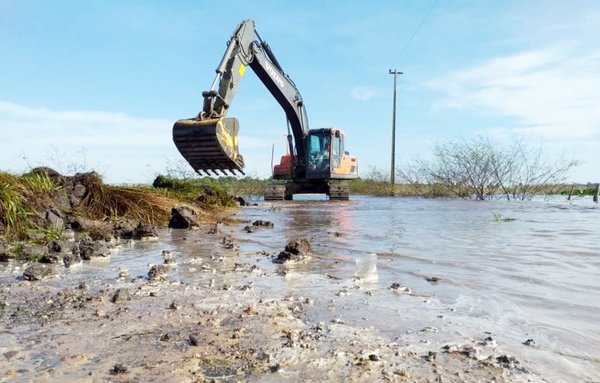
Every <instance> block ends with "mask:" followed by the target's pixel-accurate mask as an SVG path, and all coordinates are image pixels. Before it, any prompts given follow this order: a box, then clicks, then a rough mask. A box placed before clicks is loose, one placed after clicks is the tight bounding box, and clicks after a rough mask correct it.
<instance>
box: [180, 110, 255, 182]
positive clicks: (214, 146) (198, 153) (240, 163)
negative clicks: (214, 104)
mask: <svg viewBox="0 0 600 383" xmlns="http://www.w3.org/2000/svg"><path fill="white" fill-rule="evenodd" d="M238 130H239V122H238V120H237V119H236V118H234V117H223V118H215V119H206V120H200V119H196V118H190V119H185V120H179V121H177V122H176V123H175V125H174V126H173V142H175V146H176V147H177V149H178V150H179V152H180V153H181V155H182V156H183V157H184V158H185V159H186V160H187V162H189V164H190V165H191V166H192V168H194V170H195V171H196V172H198V173H200V172H201V171H204V172H205V173H207V174H209V175H210V174H211V173H209V171H212V172H213V173H214V174H216V175H219V173H218V172H217V171H220V172H221V173H222V174H227V173H226V171H230V172H231V173H233V174H235V171H239V172H240V173H242V174H244V172H243V169H244V159H243V157H242V156H241V155H240V154H239V151H238Z"/></svg>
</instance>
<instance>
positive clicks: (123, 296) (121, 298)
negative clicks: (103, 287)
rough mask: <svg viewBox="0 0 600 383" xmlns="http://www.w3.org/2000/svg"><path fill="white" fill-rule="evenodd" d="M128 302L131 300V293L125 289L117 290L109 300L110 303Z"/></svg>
mask: <svg viewBox="0 0 600 383" xmlns="http://www.w3.org/2000/svg"><path fill="white" fill-rule="evenodd" d="M129 300H131V293H130V292H129V290H127V289H118V290H117V291H115V294H114V295H113V296H112V298H111V299H110V301H111V302H112V303H120V302H125V301H129Z"/></svg>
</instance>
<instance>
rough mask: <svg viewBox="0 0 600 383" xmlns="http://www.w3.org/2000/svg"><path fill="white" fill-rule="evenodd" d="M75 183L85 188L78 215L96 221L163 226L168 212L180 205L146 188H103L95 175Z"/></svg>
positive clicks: (177, 201) (169, 214)
mask: <svg viewBox="0 0 600 383" xmlns="http://www.w3.org/2000/svg"><path fill="white" fill-rule="evenodd" d="M77 181H78V182H80V183H81V184H83V185H85V187H86V188H87V193H86V196H85V197H84V199H83V200H82V201H81V204H80V206H79V208H78V212H79V213H80V214H83V215H85V216H86V217H88V218H92V219H96V220H113V219H117V218H125V219H131V220H134V221H138V222H142V223H145V224H150V225H164V224H166V223H168V222H169V219H170V218H171V209H172V208H173V207H175V206H177V205H178V204H180V203H181V202H180V201H179V200H177V199H174V198H171V197H168V196H166V195H165V193H164V192H162V191H160V190H157V189H151V188H149V187H144V186H138V187H122V186H111V185H105V184H104V183H102V179H101V178H100V176H99V175H97V174H96V173H87V174H85V177H84V178H80V179H78V180H77Z"/></svg>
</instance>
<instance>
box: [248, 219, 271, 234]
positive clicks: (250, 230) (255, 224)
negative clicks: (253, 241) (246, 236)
mask: <svg viewBox="0 0 600 383" xmlns="http://www.w3.org/2000/svg"><path fill="white" fill-rule="evenodd" d="M273 226H274V225H273V222H271V221H265V220H262V219H259V220H257V221H254V222H252V226H245V227H244V231H246V233H254V232H255V231H257V230H258V229H260V228H261V227H267V228H273Z"/></svg>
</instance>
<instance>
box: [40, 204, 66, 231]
mask: <svg viewBox="0 0 600 383" xmlns="http://www.w3.org/2000/svg"><path fill="white" fill-rule="evenodd" d="M42 216H43V217H44V218H45V219H46V221H47V222H48V223H49V224H50V226H52V227H55V228H60V229H62V228H63V227H64V226H65V217H64V215H63V214H62V213H61V211H60V209H57V208H55V207H54V206H50V207H48V209H46V211H45V212H43V213H42Z"/></svg>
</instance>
